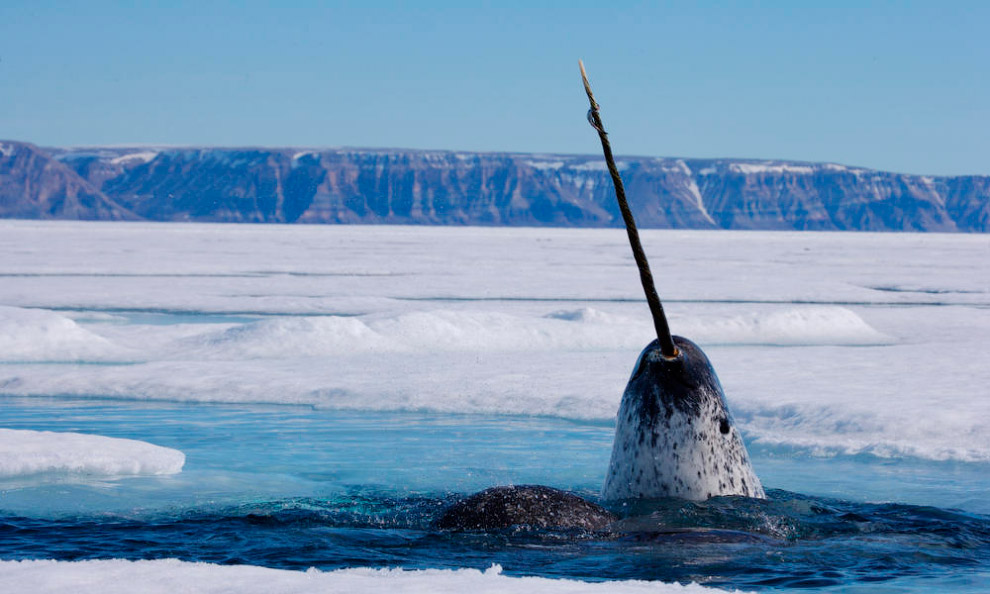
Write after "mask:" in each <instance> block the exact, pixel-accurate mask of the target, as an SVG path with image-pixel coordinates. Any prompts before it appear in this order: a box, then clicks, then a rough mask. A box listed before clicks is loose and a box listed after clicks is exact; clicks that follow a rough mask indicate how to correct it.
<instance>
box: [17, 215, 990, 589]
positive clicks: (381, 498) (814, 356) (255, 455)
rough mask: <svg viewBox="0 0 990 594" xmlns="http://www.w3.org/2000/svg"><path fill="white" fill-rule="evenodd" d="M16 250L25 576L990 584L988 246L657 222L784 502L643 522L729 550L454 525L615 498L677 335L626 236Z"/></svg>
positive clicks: (690, 306)
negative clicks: (72, 571)
mask: <svg viewBox="0 0 990 594" xmlns="http://www.w3.org/2000/svg"><path fill="white" fill-rule="evenodd" d="M0 231H2V232H0V251H2V253H3V254H4V258H3V260H2V262H0V400H2V405H3V407H2V410H0V429H6V430H14V431H0V453H2V456H0V458H2V461H0V559H3V560H23V559H56V560H62V561H81V560H96V559H166V558H178V559H182V560H185V561H205V562H210V563H218V564H237V565H254V566H267V567H272V568H280V569H287V570H304V569H307V568H309V567H316V568H318V569H322V570H327V571H329V570H336V569H340V568H349V567H374V568H381V567H388V568H397V567H400V568H404V569H410V570H426V569H449V570H453V571H454V573H452V574H450V576H452V577H451V579H467V576H468V574H466V573H464V572H465V571H468V568H473V569H485V568H488V567H490V566H491V565H492V564H497V565H499V566H501V568H502V572H501V575H502V576H512V577H515V576H539V577H546V578H554V579H555V580H564V579H570V580H574V579H576V580H585V581H604V582H607V583H608V584H612V585H613V587H614V588H615V589H616V591H619V588H621V587H624V586H625V585H628V584H631V582H628V581H627V580H658V581H662V582H668V583H669V582H682V583H687V582H699V583H702V584H704V585H706V586H708V587H718V588H729V589H733V588H740V589H744V590H764V589H788V588H822V589H837V590H842V591H878V592H879V591H882V592H913V591H927V590H929V589H931V588H936V587H937V588H940V589H953V590H956V591H973V592H976V591H985V590H986V589H987V588H988V587H990V518H988V514H990V503H988V502H990V472H988V471H990V398H988V396H990V394H987V389H986V386H987V385H990V354H988V349H987V347H986V344H988V339H990V265H988V262H990V257H988V256H990V240H988V238H986V237H984V236H973V235H969V236H967V235H952V236H949V235H894V234H889V235H873V234H840V233H826V234H796V233H742V232H738V233H737V232H718V233H709V232H674V231H646V232H644V234H643V235H644V242H645V246H646V249H647V251H648V253H649V255H650V256H651V259H652V262H653V267H654V269H655V274H656V276H657V278H658V285H659V290H660V293H661V296H662V297H663V298H664V300H665V303H666V304H667V309H668V310H669V312H670V315H671V325H672V327H673V329H674V331H675V333H677V334H682V335H685V336H687V337H689V338H692V339H693V340H695V341H696V342H698V343H699V344H701V345H702V346H703V347H704V348H705V350H706V352H707V353H708V354H709V356H710V358H711V359H712V362H713V364H714V366H715V368H716V370H717V371H718V373H719V375H720V378H721V379H722V383H723V385H724V386H725V389H726V394H727V397H728V400H729V404H730V407H731V408H732V410H733V412H734V413H735V416H736V421H737V423H738V424H739V426H740V427H741V428H742V430H743V432H744V435H745V436H746V438H747V443H748V445H749V448H750V453H751V455H752V458H753V462H754V466H755V467H756V470H757V472H758V473H759V475H760V477H761V479H762V480H763V483H764V485H765V486H766V487H768V489H770V493H769V495H770V499H769V501H767V502H758V501H752V500H743V499H738V498H719V499H715V500H712V501H709V502H706V503H684V502H678V501H668V502H662V504H660V505H659V509H656V510H650V511H655V514H654V517H653V518H652V519H651V522H653V523H654V525H656V524H662V525H664V526H669V527H670V528H681V527H706V528H719V529H723V530H731V531H738V532H739V533H742V534H746V535H749V538H747V539H746V540H743V541H732V542H718V541H712V540H711V539H692V537H690V536H686V535H680V536H678V535H671V534H665V535H663V534H662V535H658V534H656V533H655V531H654V532H650V531H644V532H642V533H637V534H631V535H627V536H625V537H623V538H620V539H614V540H602V539H586V538H573V535H560V534H539V533H520V534H496V535H479V534H445V533H439V532H437V531H435V530H433V529H432V528H431V522H432V520H433V519H434V518H435V517H436V515H437V513H438V512H439V510H441V509H442V508H443V507H444V506H445V505H446V504H448V503H449V502H451V501H453V500H454V499H455V498H456V497H457V496H459V495H462V494H465V493H470V492H473V491H476V490H479V489H482V488H485V487H487V486H491V485H496V484H526V483H539V484H547V485H552V486H555V487H560V488H564V489H569V490H572V491H575V492H578V493H581V494H583V495H585V496H587V497H590V498H595V497H596V496H597V491H598V489H599V488H600V486H601V482H602V478H603V474H604V472H605V468H606V466H607V463H608V455H609V452H610V445H611V438H612V431H613V427H614V424H613V417H614V414H615V410H616V408H617V405H618V401H619V398H620V396H621V391H622V388H623V386H624V384H625V380H626V379H627V376H628V373H629V371H630V370H631V366H632V364H633V362H634V361H635V357H636V355H637V353H638V351H639V349H640V348H642V346H643V345H645V344H646V343H647V342H648V341H649V339H650V335H649V332H650V327H651V326H650V323H649V313H648V311H647V310H646V306H645V303H644V302H642V301H641V299H640V297H639V295H638V292H639V288H638V286H637V284H636V283H637V277H636V271H635V267H634V264H633V262H632V259H631V257H630V256H629V254H628V247H626V245H625V243H624V241H625V238H624V236H623V235H622V232H621V231H618V230H580V231H578V230H547V229H464V228H461V229H457V228H396V227H296V226H293V227H288V226H286V227H281V226H273V227H268V226H266V227H258V226H215V225H150V224H120V225H118V224H103V223H89V224H86V223H37V222H9V221H7V222H0ZM39 431H52V432H58V433H59V434H60V435H61V434H64V433H75V434H85V435H84V436H82V437H78V438H73V439H76V441H73V442H71V443H72V444H73V445H72V446H71V447H68V446H64V445H63V446H59V445H58V444H59V443H64V442H59V441H58V439H56V436H53V435H52V434H39V433H37V432H39ZM46 436H47V437H46ZM95 436H104V437H103V438H97V437H95ZM106 438H127V439H133V440H140V441H141V442H145V443H146V444H154V445H155V446H161V447H160V448H152V449H149V450H144V449H140V448H138V447H137V446H136V445H134V444H133V442H117V441H115V440H113V439H106ZM39 443H40V444H42V445H39ZM45 443H48V444H50V447H48V448H47V451H46V448H45V447H44V445H43V444H45ZM149 447H151V446H149ZM56 449H57V450H59V451H52V450H56ZM179 452H181V454H180V453H179ZM183 455H184V464H183V462H182V460H183V458H182V456H183ZM121 457H123V458H125V460H123V461H120V460H119V458H121ZM128 458H130V459H128ZM91 563H93V565H92V566H85V567H87V568H89V569H90V570H91V571H92V572H93V573H94V574H96V575H99V574H100V572H101V571H105V570H103V569H101V567H102V566H100V565H98V564H96V563H95V562H91ZM12 567H13V566H10V565H9V564H0V576H3V575H8V576H16V575H17V574H15V573H14V572H13V569H12ZM68 567H69V566H67V565H53V566H51V568H47V567H46V568H44V571H48V572H50V573H51V572H59V571H68V569H67V568H68ZM72 567H73V568H75V567H77V566H75V565H73V566H72ZM182 567H184V566H179V567H176V568H175V569H174V571H173V573H175V574H176V575H179V576H181V575H182V572H183V569H182ZM332 575H336V574H332ZM430 575H432V574H430ZM450 576H448V577H450ZM3 579H4V578H3V577H0V583H3V581H2V580H3ZM9 579H16V578H15V577H10V578H9ZM340 579H343V578H340ZM431 579H432V578H431ZM436 579H440V578H436ZM444 579H447V578H444ZM541 583H542V582H541ZM530 586H531V587H536V586H533V585H532V584H530ZM656 586H659V584H656ZM537 589H539V588H537ZM544 589H546V588H544ZM262 590H263V589H262ZM262 590H259V591H262Z"/></svg>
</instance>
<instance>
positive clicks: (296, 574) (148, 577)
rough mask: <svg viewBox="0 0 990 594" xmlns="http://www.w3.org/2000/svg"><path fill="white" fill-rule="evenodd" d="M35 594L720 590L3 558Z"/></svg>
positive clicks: (10, 588)
mask: <svg viewBox="0 0 990 594" xmlns="http://www.w3.org/2000/svg"><path fill="white" fill-rule="evenodd" d="M28 590H30V591H31V592H32V594H45V593H56V592H71V593H72V594H89V593H93V594H116V593H121V594H124V593H126V594H131V593H132V592H137V591H140V592H142V593H143V594H156V593H162V594H172V593H173V592H198V593H204V594H205V593H210V592H216V593H220V592H223V593H227V592H237V593H238V594H252V593H254V592H257V593H259V594H260V593H264V594H292V593H296V592H298V593H299V594H313V593H319V592H334V593H336V592H349V593H354V594H373V593H378V592H381V593H382V594H395V593H410V594H412V593H420V592H422V593H431V594H432V593H435V592H472V593H473V594H496V593H498V594H501V593H506V594H516V593H517V592H536V593H555V592H567V593H569V594H583V593H588V594H622V593H625V592H630V593H632V592H644V593H646V592H649V593H651V594H663V593H666V592H676V593H684V594H693V593H702V592H721V591H722V590H715V589H713V588H706V587H704V586H700V585H697V584H688V585H680V584H665V583H661V582H646V581H621V582H597V583H588V582H580V581H576V580H563V579H561V580H554V579H547V578H538V577H508V576H506V575H503V574H502V568H501V567H499V566H498V565H493V566H492V567H491V568H490V569H488V570H486V571H478V570H476V569H457V570H438V569H427V570H418V571H405V570H401V569H367V568H359V569H341V570H337V571H330V572H322V571H318V570H316V569H310V570H309V571H305V572H302V571H287V570H281V569H269V568H266V567H256V566H250V565H213V564H209V563H188V562H183V561H179V560H176V559H163V560H156V561H125V560H120V559H113V560H106V561H79V562H65V561H47V560H46V561H0V591H4V592H22V591H28Z"/></svg>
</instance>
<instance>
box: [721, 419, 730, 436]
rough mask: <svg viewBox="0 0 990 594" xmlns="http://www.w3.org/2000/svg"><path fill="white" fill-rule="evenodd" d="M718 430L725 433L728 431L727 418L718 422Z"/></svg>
mask: <svg viewBox="0 0 990 594" xmlns="http://www.w3.org/2000/svg"><path fill="white" fill-rule="evenodd" d="M718 430H719V431H721V432H722V435H725V434H726V433H728V432H729V419H722V422H721V423H719V424H718Z"/></svg>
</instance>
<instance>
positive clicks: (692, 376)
mask: <svg viewBox="0 0 990 594" xmlns="http://www.w3.org/2000/svg"><path fill="white" fill-rule="evenodd" d="M672 341H673V344H674V345H675V346H676V351H677V352H676V354H675V355H674V356H673V357H668V356H665V355H664V354H663V352H662V351H661V348H660V345H659V342H658V341H656V340H655V341H653V342H652V343H650V344H649V345H648V346H647V347H646V348H645V349H643V352H642V353H641V354H640V356H639V360H638V361H637V362H636V366H635V368H634V369H633V373H632V377H630V378H629V383H628V385H627V386H626V390H625V392H624V393H623V395H622V403H621V404H620V405H619V414H618V418H617V424H616V428H615V441H614V443H613V446H612V459H611V462H610V463H609V468H608V473H607V475H606V477H605V485H604V487H603V489H602V495H603V497H604V498H605V499H606V500H619V499H655V498H660V497H680V498H683V499H693V500H702V499H707V498H709V497H713V496H716V495H745V496H748V497H763V496H764V494H763V487H762V486H761V485H760V480H759V479H758V478H757V476H756V473H755V472H754V471H753V467H752V465H751V464H750V462H749V454H748V453H747V452H746V446H745V445H744V444H743V441H742V438H741V437H740V435H739V431H738V429H737V428H736V426H735V423H734V422H733V420H732V417H731V415H730V414H729V409H728V407H727V406H726V404H725V396H724V394H723V392H722V386H721V384H720V383H719V381H718V376H716V375H715V370H714V369H713V368H712V365H711V363H710V362H709V361H708V357H706V356H705V353H704V352H703V351H702V350H701V348H699V347H698V345H696V344H694V343H693V342H691V341H690V340H688V339H686V338H682V337H680V336H674V337H672Z"/></svg>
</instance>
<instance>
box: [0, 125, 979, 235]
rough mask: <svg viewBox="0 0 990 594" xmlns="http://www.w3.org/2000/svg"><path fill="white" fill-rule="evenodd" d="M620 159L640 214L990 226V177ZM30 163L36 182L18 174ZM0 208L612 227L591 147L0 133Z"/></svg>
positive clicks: (670, 223)
mask: <svg viewBox="0 0 990 594" xmlns="http://www.w3.org/2000/svg"><path fill="white" fill-rule="evenodd" d="M18 147H20V148H18ZM23 147H29V148H27V149H25V148H23ZM25 150H27V151H29V152H32V154H34V162H33V163H28V162H26V161H24V160H23V159H22V160H21V161H20V162H19V163H20V164H19V165H18V164H17V163H14V162H12V161H11V158H10V157H9V155H8V153H18V152H24V151H25ZM45 158H47V160H48V161H50V162H42V161H45ZM618 163H619V167H620V169H621V171H622V175H623V180H624V182H625V185H626V190H627V195H628V196H629V199H630V205H631V207H632V209H633V212H634V214H635V215H636V218H637V221H638V222H639V224H640V226H642V227H644V228H699V229H780V230H795V229H797V230H800V229H808V230H866V231H946V232H952V231H965V232H986V231H988V230H990V176H922V175H912V174H900V173H890V172H883V171H877V170H872V169H868V168H863V167H855V166H847V165H840V164H836V163H814V162H804V161H787V160H769V159H693V158H678V157H636V156H621V157H618ZM29 165H30V166H31V170H30V171H27V169H28V168H29V167H28V166H29ZM18 170H19V172H18ZM5 172H6V173H5ZM70 174H72V175H70ZM30 176H34V177H33V178H32V179H34V180H35V183H33V184H28V185H25V184H24V183H23V181H22V182H21V183H17V182H16V180H17V179H21V180H23V179H25V178H26V177H30ZM46 176H47V177H46ZM11 180H14V181H11ZM46 180H47V181H46ZM59 188H68V189H69V190H71V191H68V194H67V195H69V194H71V195H79V194H80V193H82V195H84V196H85V197H87V200H84V201H82V202H80V201H79V200H77V201H76V202H78V203H79V204H81V205H83V206H85V205H86V204H89V205H91V208H89V209H88V210H87V209H86V208H83V206H79V207H75V206H73V208H61V209H58V208H55V209H51V208H48V209H47V210H46V208H42V207H40V206H39V205H40V204H48V203H47V202H45V200H42V198H43V197H44V196H52V195H58V194H59V190H58V189H59ZM18 192H19V193H20V196H19V198H18V196H17V194H18ZM62 193H66V191H62ZM48 202H51V200H48ZM63 202H65V201H64V200H63ZM76 202H74V203H72V204H73V205H75V204H76ZM32 204H33V205H34V206H33V207H31V208H27V207H25V205H32ZM0 217H18V218H90V219H98V220H102V219H112V220H128V219H133V218H137V219H144V220H156V221H219V222H253V223H269V222H271V223H294V222H300V223H343V224H348V223H367V224H378V223H390V224H441V225H443V224H454V225H537V226H541V225H543V226H579V227H581V226H583V227H616V226H621V217H620V216H619V213H618V209H617V207H616V206H615V200H614V194H613V191H612V188H611V181H610V178H609V176H608V173H607V170H606V169H605V165H604V161H603V160H602V158H601V157H598V156H592V155H564V154H553V153H509V152H486V153H480V152H472V151H442V150H416V149H383V148H356V147H355V148H352V147H278V148H266V147H226V148H217V147H161V146H153V145H142V146H120V147H73V148H50V149H39V148H38V147H34V146H33V145H30V144H27V143H20V142H15V141H0Z"/></svg>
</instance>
